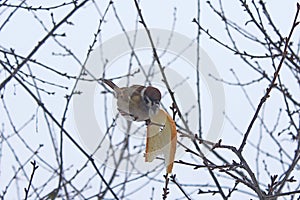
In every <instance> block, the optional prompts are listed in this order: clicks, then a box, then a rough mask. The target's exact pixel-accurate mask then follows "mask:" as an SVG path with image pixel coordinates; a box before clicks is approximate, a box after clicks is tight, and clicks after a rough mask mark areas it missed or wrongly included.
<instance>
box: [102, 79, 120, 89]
mask: <svg viewBox="0 0 300 200" xmlns="http://www.w3.org/2000/svg"><path fill="white" fill-rule="evenodd" d="M102 81H103V83H105V84H106V85H108V86H109V87H110V88H111V89H113V90H114V91H117V90H118V89H119V87H118V86H117V85H116V84H114V83H113V82H112V81H111V80H108V79H102Z"/></svg>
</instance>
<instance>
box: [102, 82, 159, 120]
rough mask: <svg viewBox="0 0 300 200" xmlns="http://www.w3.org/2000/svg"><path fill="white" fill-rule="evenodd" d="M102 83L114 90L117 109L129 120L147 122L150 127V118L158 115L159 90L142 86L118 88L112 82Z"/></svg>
mask: <svg viewBox="0 0 300 200" xmlns="http://www.w3.org/2000/svg"><path fill="white" fill-rule="evenodd" d="M102 81H103V83H105V84H106V85H108V86H109V87H110V88H111V89H113V90H114V95H115V97H116V99H117V107H118V108H117V109H118V111H119V112H120V114H121V115H122V116H123V117H125V118H126V119H127V120H129V121H137V122H140V121H145V122H146V124H147V125H148V124H149V123H150V122H151V120H150V118H151V117H152V116H154V115H156V114H157V113H158V111H159V105H160V100H161V93H160V91H159V90H158V89H157V88H155V87H152V86H147V87H145V86H142V85H132V86H130V87H118V86H117V85H116V84H114V83H113V82H112V81H111V80H108V79H102Z"/></svg>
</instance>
